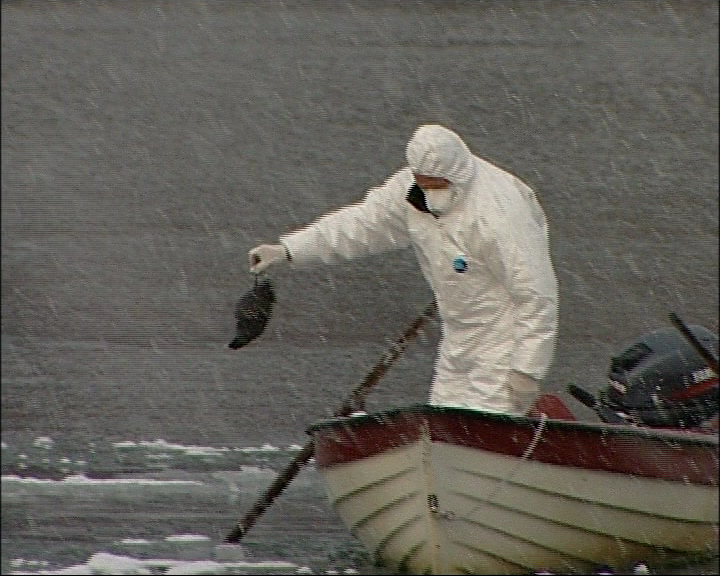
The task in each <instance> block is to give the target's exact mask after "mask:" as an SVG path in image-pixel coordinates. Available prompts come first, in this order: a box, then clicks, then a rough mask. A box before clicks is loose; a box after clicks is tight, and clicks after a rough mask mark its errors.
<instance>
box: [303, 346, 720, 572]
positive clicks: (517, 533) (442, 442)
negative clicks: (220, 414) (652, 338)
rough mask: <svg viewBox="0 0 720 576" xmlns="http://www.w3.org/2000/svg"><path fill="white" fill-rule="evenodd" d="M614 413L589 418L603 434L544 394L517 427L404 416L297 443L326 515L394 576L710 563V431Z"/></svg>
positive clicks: (361, 420)
mask: <svg viewBox="0 0 720 576" xmlns="http://www.w3.org/2000/svg"><path fill="white" fill-rule="evenodd" d="M651 343H652V342H651ZM653 346H654V344H653ZM686 356H687V355H686V354H684V356H683V358H685V357H686ZM639 357H642V354H639V353H637V349H636V350H635V352H633V353H631V354H629V355H626V356H625V357H624V358H622V357H621V358H620V359H613V361H614V362H616V361H617V362H616V364H618V363H621V362H623V361H627V360H628V358H629V360H630V361H631V363H632V362H634V363H635V364H638V363H639V362H638V358H639ZM666 360H667V359H665V360H663V362H665V361H666ZM683 361H684V360H683ZM625 368H626V369H627V368H628V366H625ZM624 373H625V374H626V375H627V374H628V373H629V371H628V370H625V372H624ZM647 374H648V371H647V370H645V376H647ZM704 374H705V376H707V378H705V379H704V380H702V381H698V382H696V383H694V384H692V385H691V386H690V388H691V387H692V386H695V387H696V388H695V389H696V390H697V391H698V392H699V393H700V394H702V395H703V398H704V399H707V398H710V399H713V398H714V399H715V404H714V406H711V412H712V411H713V410H714V411H716V410H717V401H716V398H717V374H716V373H715V372H712V371H710V372H708V371H707V370H706V371H705V372H704ZM646 381H647V378H643V379H642V382H643V383H645V382H646ZM614 384H615V387H614V388H613V390H614V391H615V392H617V389H619V388H622V387H621V386H619V384H622V382H620V383H619V382H617V381H615V382H614ZM635 384H636V385H633V382H632V381H631V379H626V381H625V383H624V384H623V385H624V386H625V387H626V390H629V391H630V392H633V391H635V388H637V386H638V385H639V384H637V383H635ZM686 384H687V383H686ZM656 388H657V387H656ZM690 388H689V387H688V386H687V385H685V387H684V389H685V390H686V392H687V390H689V389H690ZM671 392H672V394H676V393H677V390H672V391H671ZM708 394H710V396H708ZM713 394H714V396H713ZM688 396H692V393H686V394H685V395H684V396H683V397H684V398H687V397H688ZM676 397H677V394H676ZM628 399H629V404H632V402H636V401H637V398H633V397H632V394H630V395H628ZM610 400H613V401H614V402H615V404H612V403H611V402H610ZM655 400H656V404H657V398H656V399H655ZM617 403H618V399H617V398H616V397H613V398H609V397H608V401H607V403H606V404H604V405H602V406H596V407H598V408H599V411H598V414H599V415H600V416H601V419H602V418H603V415H605V416H606V419H608V420H612V422H608V421H600V422H580V421H577V420H576V419H575V418H574V416H573V414H572V413H571V412H570V410H568V409H567V407H566V406H565V405H564V404H563V402H562V400H560V399H559V398H558V397H557V396H553V395H546V396H544V397H541V399H540V401H539V402H538V403H537V404H536V407H535V409H534V411H533V412H531V413H530V415H528V416H511V415H505V414H495V413H488V412H482V411H478V410H471V409H464V408H451V407H437V406H429V405H416V406H408V407H402V408H396V409H390V410H387V411H382V412H378V413H373V414H362V415H355V416H349V417H339V418H333V419H329V420H325V421H321V422H318V423H316V424H314V425H313V426H311V427H310V428H309V430H308V433H309V434H310V435H311V437H312V439H313V442H314V450H315V453H314V457H315V464H316V468H317V470H318V471H319V472H320V475H321V478H322V479H323V481H324V483H325V486H326V491H327V495H328V498H329V501H330V503H331V504H332V506H333V508H334V509H335V510H336V511H337V513H338V514H339V516H340V518H341V519H342V521H343V522H344V524H345V525H346V526H347V528H348V529H349V531H350V532H351V533H352V534H353V535H355V536H356V537H357V538H358V539H359V540H360V541H361V542H362V543H363V544H364V546H365V547H366V548H367V550H368V551H370V553H371V554H372V555H373V556H374V558H375V560H376V562H377V563H378V564H382V565H385V566H387V567H389V568H391V569H393V570H394V571H397V572H404V573H411V574H523V573H524V574H527V573H532V572H534V571H535V572H536V571H548V572H553V573H565V574H567V573H585V574H587V573H592V572H591V571H592V570H593V569H595V568H597V567H598V566H600V565H607V566H610V567H611V568H612V569H615V570H626V569H629V568H631V567H632V566H633V565H634V564H636V563H638V562H645V563H647V564H648V565H650V566H662V565H667V564H669V563H672V562H675V561H678V560H683V561H688V560H689V559H691V558H698V559H699V558H708V557H710V558H711V557H713V556H715V557H716V556H717V554H718V536H719V534H718V515H719V509H718V433H717V429H716V428H713V427H712V426H710V427H708V426H705V427H697V426H694V427H673V426H648V425H644V424H643V423H642V422H637V421H633V418H632V414H631V412H632V411H631V410H627V412H622V411H620V410H619V409H618V404H617ZM611 406H612V408H613V409H612V410H611V409H610V407H611ZM656 407H659V408H664V407H663V406H656ZM666 407H667V406H665V408H666ZM686 407H687V403H686ZM666 412H667V411H666ZM633 413H634V414H635V415H637V414H641V415H642V414H644V415H645V417H647V416H648V413H649V412H648V410H647V409H646V408H645V412H643V411H642V410H636V411H634V412H633ZM664 413H665V412H664ZM687 413H688V411H687V410H686V409H683V410H681V411H680V412H679V414H680V417H681V418H687ZM608 414H614V415H615V416H607V415H608ZM706 415H707V414H705V415H704V416H706Z"/></svg>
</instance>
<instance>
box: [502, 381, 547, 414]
mask: <svg viewBox="0 0 720 576" xmlns="http://www.w3.org/2000/svg"><path fill="white" fill-rule="evenodd" d="M508 385H509V386H510V392H511V394H512V400H513V405H514V411H515V413H517V414H526V413H527V411H528V409H529V408H530V407H531V406H532V404H533V402H535V399H536V398H537V397H538V395H539V394H540V383H539V382H538V381H537V380H535V378H532V377H530V376H528V375H527V374H523V373H522V372H518V371H516V370H510V373H509V374H508Z"/></svg>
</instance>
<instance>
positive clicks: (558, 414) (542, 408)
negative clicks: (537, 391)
mask: <svg viewBox="0 0 720 576" xmlns="http://www.w3.org/2000/svg"><path fill="white" fill-rule="evenodd" d="M542 414H545V416H546V417H548V418H552V419H554V420H577V418H575V415H574V414H573V413H572V412H570V409H569V408H568V407H567V406H566V405H565V402H563V401H562V398H560V397H559V396H556V395H555V394H541V395H540V396H538V399H537V400H535V403H534V404H533V405H532V406H531V407H530V410H528V412H527V415H528V416H531V417H535V418H539V417H540V416H541V415H542Z"/></svg>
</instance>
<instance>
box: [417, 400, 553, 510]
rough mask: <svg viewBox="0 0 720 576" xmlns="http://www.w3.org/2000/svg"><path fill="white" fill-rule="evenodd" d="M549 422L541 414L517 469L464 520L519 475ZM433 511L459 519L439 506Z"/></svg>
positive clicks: (502, 480)
mask: <svg viewBox="0 0 720 576" xmlns="http://www.w3.org/2000/svg"><path fill="white" fill-rule="evenodd" d="M546 421H547V414H545V413H544V412H542V413H541V414H540V422H539V423H538V426H537V428H536V429H535V433H534V434H533V437H532V440H530V444H528V446H527V448H525V451H524V452H523V453H522V455H521V456H520V459H519V461H518V463H517V464H515V467H514V468H513V469H512V470H511V471H510V474H508V475H507V476H506V477H505V478H503V479H501V480H499V481H498V483H497V485H496V486H495V487H494V488H493V489H492V490H491V491H490V492H489V493H488V494H487V496H485V497H484V498H481V502H480V503H479V504H477V505H475V507H473V508H471V509H470V511H469V512H468V513H467V514H463V515H462V517H463V518H467V517H469V516H470V515H471V514H473V513H475V512H476V511H477V510H478V508H480V507H481V506H483V505H485V504H488V503H489V502H490V500H492V499H494V498H495V497H496V496H497V495H498V494H499V493H500V490H501V489H502V488H503V486H504V485H505V484H507V483H508V482H509V481H510V480H512V478H513V477H514V476H515V474H517V473H518V471H519V470H520V467H521V466H522V465H523V464H524V462H525V460H527V459H528V458H530V456H532V453H533V452H534V451H535V448H537V445H538V443H539V442H540V438H541V437H542V434H543V432H544V431H545V422H546ZM431 510H432V511H433V512H435V513H436V514H438V515H439V516H442V517H443V518H445V519H447V520H455V519H456V518H457V514H456V513H455V512H452V511H450V510H440V509H438V508H437V505H436V506H435V509H432V508H431Z"/></svg>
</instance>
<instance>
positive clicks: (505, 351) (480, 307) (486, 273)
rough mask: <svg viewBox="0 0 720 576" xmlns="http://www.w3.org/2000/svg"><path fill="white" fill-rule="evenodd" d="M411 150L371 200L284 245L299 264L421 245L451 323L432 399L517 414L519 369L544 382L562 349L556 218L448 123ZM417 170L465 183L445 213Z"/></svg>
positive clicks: (418, 137) (446, 325)
mask: <svg viewBox="0 0 720 576" xmlns="http://www.w3.org/2000/svg"><path fill="white" fill-rule="evenodd" d="M406 156H407V161H408V166H407V167H405V168H402V169H401V170H399V171H398V172H396V173H395V174H394V175H392V176H391V177H390V178H389V179H388V180H387V181H386V182H385V183H384V184H383V185H382V186H379V187H377V188H373V189H371V190H369V191H368V193H367V194H366V196H365V198H364V199H363V200H362V201H360V202H358V203H356V204H352V205H350V206H347V207H345V208H342V209H340V210H337V211H334V212H331V213H329V214H327V215H325V216H323V217H321V218H319V219H318V220H316V221H315V222H314V223H312V224H310V225H309V226H307V227H305V228H303V229H301V230H298V231H296V232H293V233H290V234H286V235H284V236H282V237H281V238H280V242H281V244H283V245H284V246H285V248H286V250H287V252H288V254H289V257H290V258H291V261H292V263H293V265H294V266H306V265H310V264H313V263H320V262H322V263H325V264H334V263H338V262H340V261H342V260H344V259H350V258H357V257H361V256H370V255H375V254H379V253H382V252H384V251H387V250H393V249H399V248H405V247H408V246H412V247H413V248H414V250H415V254H416V255H417V259H418V261H419V264H420V267H421V269H422V272H423V274H424V276H425V278H426V279H427V281H428V282H429V283H430V286H431V287H432V290H433V292H434V293H435V298H436V302H437V305H438V312H439V315H440V317H441V319H442V338H441V342H440V346H439V351H438V357H437V359H436V363H435V373H434V376H433V383H432V388H431V394H430V403H431V404H437V405H450V406H466V407H472V408H478V409H483V410H489V411H497V412H513V403H512V400H511V395H512V391H511V390H510V388H509V384H508V376H509V374H510V372H511V371H512V370H515V371H518V372H520V373H522V374H526V375H529V376H531V377H532V378H534V379H536V380H538V381H539V380H541V379H542V378H543V377H544V376H545V374H546V372H547V370H548V368H549V366H550V363H551V361H552V357H553V353H554V346H555V338H556V331H557V317H558V311H557V301H558V293H557V282H556V278H555V273H554V271H553V266H552V262H551V258H550V252H549V242H548V231H547V224H546V220H545V215H544V213H543V211H542V208H541V207H540V205H539V203H538V202H537V199H536V198H535V194H534V192H533V191H532V190H531V189H530V188H529V187H528V186H527V185H525V184H524V183H523V182H521V181H520V180H519V179H518V178H516V177H515V176H513V175H511V174H509V173H507V172H505V171H504V170H501V169H500V168H498V167H496V166H494V165H492V164H490V163H489V162H486V161H485V160H482V159H481V158H478V157H477V156H474V155H473V154H472V153H471V152H470V151H469V150H468V148H467V146H466V145H465V143H464V142H463V141H462V140H461V139H460V137H459V136H458V135H457V134H455V133H454V132H452V131H450V130H448V129H446V128H443V127H442V126H437V125H426V126H421V127H420V128H419V129H418V130H417V131H416V132H415V134H414V135H413V137H412V139H411V140H410V142H409V143H408V146H407V153H406ZM413 173H415V174H422V175H426V176H436V177H443V178H446V179H447V180H449V181H450V182H451V183H452V184H453V196H454V198H453V201H452V204H451V205H450V207H449V208H448V209H447V210H445V211H444V212H443V213H442V214H441V215H439V216H435V215H433V214H432V213H431V212H429V211H428V209H427V206H426V204H425V201H424V200H425V198H424V193H423V191H422V190H421V189H420V188H418V187H417V186H416V187H414V188H412V189H411V187H412V186H413V184H414V176H413Z"/></svg>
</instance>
